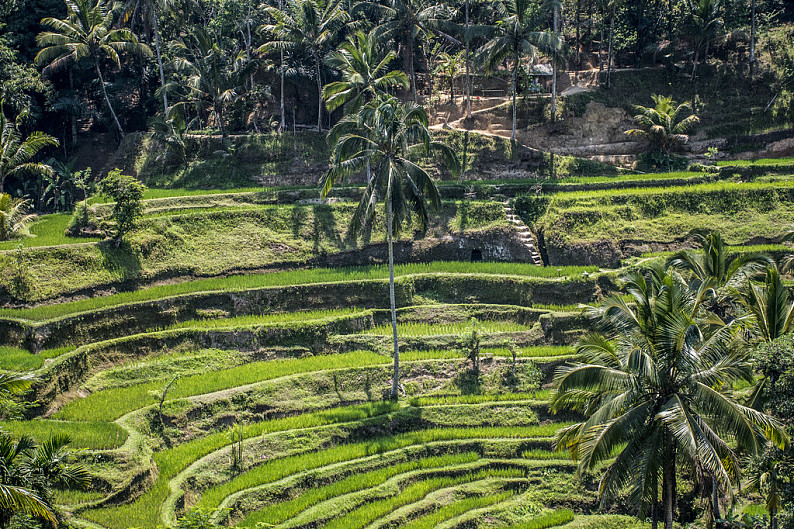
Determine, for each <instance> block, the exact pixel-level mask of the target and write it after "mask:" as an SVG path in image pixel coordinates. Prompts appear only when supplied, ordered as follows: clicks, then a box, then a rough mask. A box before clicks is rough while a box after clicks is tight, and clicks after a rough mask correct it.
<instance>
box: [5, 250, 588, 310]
mask: <svg viewBox="0 0 794 529" xmlns="http://www.w3.org/2000/svg"><path fill="white" fill-rule="evenodd" d="M394 268H395V275H396V276H398V277H399V276H405V275H410V274H429V273H446V274H489V275H512V276H521V277H538V278H558V277H560V278H567V277H581V275H582V273H585V272H587V273H595V272H597V271H598V267H596V266H570V267H542V266H535V265H531V264H528V263H496V262H493V263H492V262H481V263H463V262H446V261H439V262H432V263H412V264H405V265H397V266H395V267H394ZM388 277H389V269H388V267H387V266H385V265H376V266H365V267H346V268H314V269H309V270H290V271H283V272H273V273H265V274H250V275H232V276H227V277H218V278H211V279H198V280H195V281H185V282H180V283H173V284H168V285H159V286H155V287H150V288H146V289H140V290H134V291H130V292H120V293H118V294H113V295H109V296H98V297H94V298H90V299H83V300H79V301H72V302H69V303H59V304H51V305H42V306H39V307H33V308H28V309H0V316H1V317H6V318H18V319H28V320H32V321H45V320H49V319H52V318H57V317H60V316H66V315H70V314H76V313H80V312H86V311H90V310H98V309H101V308H105V307H113V306H118V305H122V304H125V303H134V302H141V301H152V300H156V299H161V298H166V297H171V296H178V295H184V294H193V293H197V292H216V291H237V290H246V289H255V288H266V287H280V286H291V285H305V284H311V283H330V282H342V281H365V280H371V279H387V278H388Z"/></svg>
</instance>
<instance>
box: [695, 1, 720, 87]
mask: <svg viewBox="0 0 794 529" xmlns="http://www.w3.org/2000/svg"><path fill="white" fill-rule="evenodd" d="M689 8H690V10H691V19H690V24H691V26H692V27H691V31H692V36H693V38H694V49H693V54H692V80H694V79H695V74H696V73H697V67H698V60H699V59H700V54H701V52H702V53H703V61H704V62H705V61H706V60H707V59H708V56H709V45H710V44H711V43H712V42H714V40H715V39H716V38H717V37H718V36H719V34H720V31H722V28H723V21H722V18H721V17H720V0H689Z"/></svg>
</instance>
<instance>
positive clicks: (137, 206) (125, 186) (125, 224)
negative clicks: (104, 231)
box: [99, 169, 146, 246]
mask: <svg viewBox="0 0 794 529" xmlns="http://www.w3.org/2000/svg"><path fill="white" fill-rule="evenodd" d="M144 191H146V186H144V185H143V184H142V183H140V182H139V181H138V180H136V179H135V178H134V177H132V176H129V175H124V174H121V171H120V170H119V169H114V170H112V171H110V173H108V175H107V176H106V177H105V178H104V179H103V180H102V181H101V182H99V192H100V193H101V194H102V195H104V196H106V197H108V198H110V199H111V200H113V201H114V202H115V204H114V205H113V213H112V214H111V217H112V219H113V221H114V222H115V228H116V232H115V235H114V238H115V239H116V245H117V246H118V245H119V244H120V243H121V240H122V238H123V237H124V235H125V234H127V233H128V232H129V231H130V230H132V229H133V228H134V227H135V222H136V221H137V220H138V219H139V218H140V217H141V216H143V204H142V202H141V200H142V199H143V192H144Z"/></svg>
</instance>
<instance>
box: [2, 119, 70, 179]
mask: <svg viewBox="0 0 794 529" xmlns="http://www.w3.org/2000/svg"><path fill="white" fill-rule="evenodd" d="M20 117H24V114H23V115H22V116H20ZM57 145H58V140H56V139H55V138H53V137H52V136H50V135H49V134H44V133H43V132H33V133H31V134H30V135H28V137H27V138H25V137H24V136H23V135H22V133H21V132H20V130H19V123H18V122H14V121H12V120H10V119H8V118H7V117H6V115H5V111H4V109H3V106H2V105H0V193H2V192H3V186H4V184H5V181H6V179H7V178H9V177H13V176H28V175H30V176H49V175H51V174H52V167H50V166H49V165H47V164H45V163H41V162H37V161H35V157H36V155H37V154H39V153H40V152H41V151H42V150H44V149H46V148H47V147H55V146H57Z"/></svg>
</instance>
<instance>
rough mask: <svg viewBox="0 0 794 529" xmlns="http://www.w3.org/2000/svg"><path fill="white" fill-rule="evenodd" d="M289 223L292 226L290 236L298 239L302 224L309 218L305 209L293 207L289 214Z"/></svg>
mask: <svg viewBox="0 0 794 529" xmlns="http://www.w3.org/2000/svg"><path fill="white" fill-rule="evenodd" d="M290 217H291V218H290V223H291V224H292V235H293V236H294V237H295V238H296V239H298V238H300V235H301V230H302V229H303V223H304V222H306V219H307V218H308V217H309V214H308V213H307V212H306V208H305V207H300V206H295V207H293V208H292V212H291V213H290Z"/></svg>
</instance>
